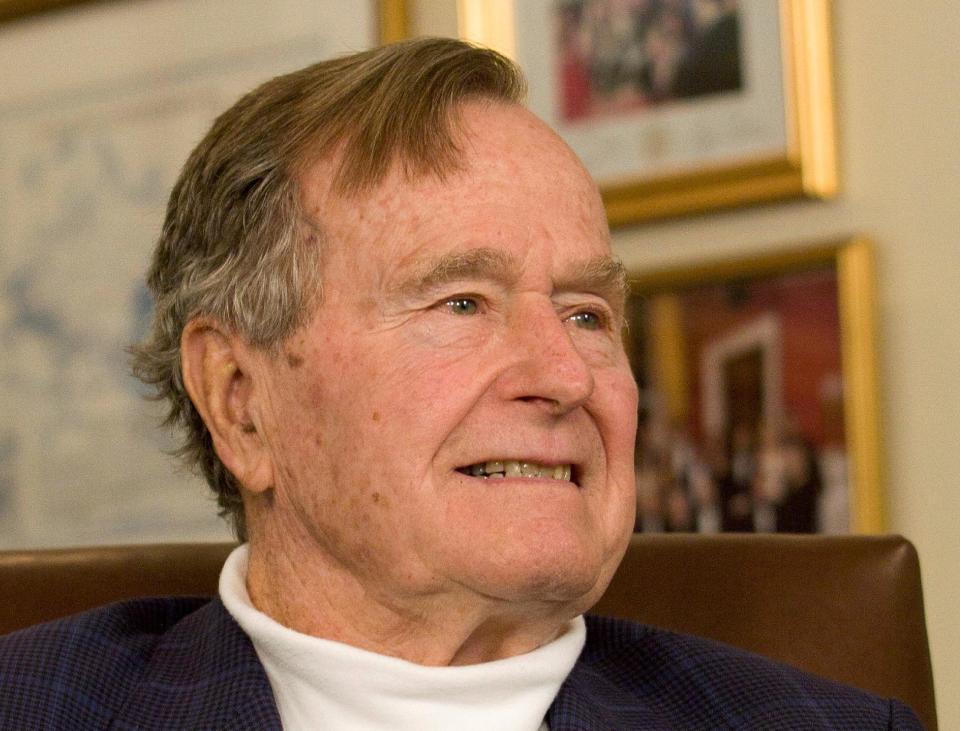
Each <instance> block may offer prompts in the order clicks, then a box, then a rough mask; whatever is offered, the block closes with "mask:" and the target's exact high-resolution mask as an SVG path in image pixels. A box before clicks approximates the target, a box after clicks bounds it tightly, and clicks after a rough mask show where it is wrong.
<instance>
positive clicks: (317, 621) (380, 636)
mask: <svg viewBox="0 0 960 731" xmlns="http://www.w3.org/2000/svg"><path fill="white" fill-rule="evenodd" d="M303 556H309V557H310V558H309V559H306V560H304V559H301V558H300V557H303ZM247 590H248V592H249V594H250V599H251V601H252V603H253V605H254V606H255V607H256V608H257V609H259V610H260V611H261V612H263V613H264V614H266V615H268V616H270V617H271V618H272V619H274V620H275V621H277V622H278V623H280V624H282V625H284V626H286V627H289V628H290V629H293V630H295V631H297V632H300V633H303V634H306V635H311V636H314V637H320V638H323V639H328V640H334V641H337V642H342V643H344V644H348V645H352V646H354V647H359V648H361V649H364V650H369V651H371V652H376V653H379V654H382V655H389V656H393V657H398V658H401V659H404V660H408V661H410V662H415V663H418V664H420V665H435V666H442V665H468V664H474V663H480V662H488V661H491V660H498V659H502V658H506V657H512V656H515V655H520V654H524V653H527V652H530V651H531V650H534V649H536V648H537V647H540V646H541V645H544V644H546V643H547V642H550V641H551V640H553V639H555V638H556V637H557V636H558V635H559V634H560V633H561V632H562V630H563V627H564V626H566V624H567V622H569V620H570V619H572V618H573V616H575V614H577V612H575V611H572V610H570V609H569V607H567V606H566V605H564V606H558V605H556V604H551V603H543V604H538V605H534V606H531V604H530V603H524V604H523V605H522V606H516V605H513V604H511V603H510V602H505V601H503V600H497V599H492V598H490V597H484V596H479V595H476V594H474V593H472V592H470V591H468V590H466V589H465V588H463V587H461V586H459V585H451V586H445V585H443V584H442V582H436V584H435V585H433V586H430V587H428V588H423V589H421V590H419V591H417V590H410V589H409V587H408V588H407V589H406V590H405V591H403V592H398V591H391V587H388V586H384V585H383V584H382V582H372V581H364V579H363V577H358V576H356V575H355V574H354V573H352V572H351V571H349V570H348V569H347V568H346V567H344V566H341V565H338V564H337V563H336V562H335V561H333V560H331V559H330V558H329V557H328V556H327V555H326V554H324V553H323V552H322V551H318V547H317V545H316V544H315V543H313V544H312V545H297V542H296V541H292V542H291V540H290V537H289V536H286V537H285V538H283V539H278V540H275V541H268V540H264V537H263V536H256V535H254V534H251V538H250V563H249V569H248V573H247Z"/></svg>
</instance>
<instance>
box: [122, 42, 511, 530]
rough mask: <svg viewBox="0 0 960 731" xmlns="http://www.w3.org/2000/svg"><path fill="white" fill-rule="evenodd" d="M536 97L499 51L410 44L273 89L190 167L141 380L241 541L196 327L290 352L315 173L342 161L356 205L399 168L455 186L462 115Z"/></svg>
mask: <svg viewBox="0 0 960 731" xmlns="http://www.w3.org/2000/svg"><path fill="white" fill-rule="evenodd" d="M524 90H525V83H524V79H523V76H522V74H521V72H520V71H519V69H518V68H517V67H516V66H515V65H514V64H513V63H512V62H511V61H509V60H508V59H506V58H504V57H503V56H501V55H499V54H497V53H495V52H494V51H491V50H488V49H483V48H478V47H475V46H471V45H469V44H467V43H464V42H462V41H457V40H453V39H442V38H433V39H429V38H428V39H418V40H412V41H405V42H402V43H397V44H393V45H388V46H383V47H380V48H375V49H373V50H370V51H365V52H362V53H357V54H353V55H349V56H345V57H343V58H337V59H333V60H330V61H323V62H321V63H318V64H315V65H313V66H309V67H307V68H305V69H301V70H299V71H295V72H293V73H290V74H287V75H284V76H278V77H277V78H274V79H272V80H270V81H268V82H266V83H265V84H263V85H261V86H260V87H258V88H257V89H255V90H254V91H252V92H250V93H249V94H247V95H245V96H244V97H242V98H241V99H240V100H239V101H238V102H237V103H236V104H234V105H233V106H232V107H231V108H230V109H228V110H227V111H226V112H224V113H223V114H222V115H220V117H218V118H217V120H216V121H215V122H214V124H213V126H212V128H211V129H210V131H209V132H208V133H207V135H206V136H205V137H204V138H203V140H202V141H201V142H200V144H199V145H197V147H196V149H195V150H194V151H193V153H192V154H191V155H190V157H189V158H188V159H187V162H186V164H185V165H184V168H183V171H182V172H181V174H180V177H179V179H178V181H177V183H176V185H175V186H174V188H173V191H172V193H171V195H170V200H169V203H168V205H167V212H166V218H165V221H164V225H163V230H162V232H161V234H160V238H159V240H158V242H157V245H156V249H155V251H154V255H153V260H152V263H151V266H150V270H149V272H148V274H147V284H148V286H149V288H150V290H151V292H152V294H153V297H154V300H155V311H154V320H153V328H152V331H151V333H150V335H149V336H148V337H147V338H146V339H145V340H144V341H143V342H142V343H140V344H138V345H135V346H132V347H131V349H130V350H131V353H132V367H133V372H134V374H135V375H136V376H137V377H138V378H140V379H141V380H142V381H144V382H145V383H147V384H148V385H150V386H152V387H153V389H154V398H156V399H158V400H163V399H165V400H166V401H167V402H168V406H169V410H168V413H167V418H166V423H167V424H172V425H175V426H179V427H181V429H182V432H183V442H182V445H181V446H180V448H179V449H178V450H177V452H178V454H179V455H180V456H181V457H182V458H183V459H184V460H185V462H187V463H188V464H189V465H191V466H193V467H195V468H199V471H200V472H201V473H202V474H203V476H204V477H205V478H206V480H207V482H208V483H209V485H210V487H211V488H212V489H213V491H214V492H215V493H216V496H217V501H218V503H219V506H220V514H221V515H223V516H225V517H226V518H228V520H229V521H230V522H231V523H232V526H233V529H234V532H235V533H236V535H237V537H238V538H239V539H241V540H244V539H245V538H246V523H245V520H244V513H243V502H242V500H241V497H240V492H239V489H238V487H239V484H238V481H237V479H236V478H235V477H234V476H233V475H232V474H231V473H230V471H229V470H228V469H227V468H226V466H225V465H224V464H223V463H222V462H221V461H220V459H219V457H218V456H217V454H216V452H215V451H214V448H213V442H212V439H211V436H210V432H209V431H208V429H207V427H206V425H205V424H204V422H203V419H202V418H201V416H200V414H199V412H198V411H197V409H196V408H195V407H194V405H193V403H192V402H191V400H190V397H189V396H188V394H187V392H186V390H185V388H184V384H183V377H182V372H181V362H180V339H181V335H182V333H183V329H184V327H185V326H186V325H187V323H188V322H189V321H190V320H192V319H194V318H197V317H201V316H204V317H211V318H214V319H216V320H217V321H219V322H220V323H221V324H222V325H223V326H224V327H227V328H228V329H230V330H231V331H233V332H235V333H237V334H239V335H240V336H242V337H243V338H244V339H246V340H247V341H248V342H249V343H250V344H252V345H254V346H255V347H258V348H261V349H264V350H267V351H269V352H273V353H275V352H277V350H278V349H279V346H280V344H281V343H282V342H283V341H284V340H285V339H286V338H287V337H289V336H290V335H291V334H292V333H293V332H295V331H296V330H297V329H298V328H299V327H301V326H302V325H303V324H304V323H305V322H306V320H307V319H308V318H309V316H310V315H311V314H312V313H313V311H314V310H315V308H316V307H317V306H318V305H319V303H320V295H321V287H320V285H321V269H320V255H321V241H322V235H321V232H322V229H323V221H322V219H321V220H310V219H309V218H308V217H307V216H306V214H305V213H304V211H303V210H302V207H301V202H300V186H299V180H300V177H301V175H302V173H303V171H304V170H305V169H306V168H307V167H309V166H310V165H311V164H313V163H315V162H317V161H319V160H322V159H325V158H331V159H333V158H335V159H336V163H337V164H336V168H335V171H334V173H333V175H332V179H331V181H330V184H331V189H332V190H333V191H334V192H336V193H338V194H340V195H345V196H351V195H358V194H361V193H363V192H365V191H369V190H371V189H372V188H374V187H375V186H376V185H377V184H378V183H380V182H381V181H382V180H383V179H384V177H385V176H386V174H387V173H388V171H389V170H390V169H391V167H392V166H393V165H395V164H398V165H400V166H401V168H400V169H401V170H402V171H403V173H404V174H405V175H406V176H408V177H410V178H413V177H417V176H423V175H435V176H438V177H441V178H442V177H443V176H444V175H446V174H448V173H449V172H451V171H452V170H455V169H456V168H457V167H458V165H459V164H460V160H461V152H460V149H459V147H458V145H457V141H456V137H455V134H454V132H455V129H456V124H457V121H458V116H457V111H458V108H459V105H461V104H462V103H463V102H465V101H467V100H470V99H472V98H487V99H492V100H496V101H501V102H505V103H519V102H520V101H521V100H522V99H523V95H524Z"/></svg>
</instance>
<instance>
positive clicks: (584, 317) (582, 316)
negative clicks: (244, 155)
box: [569, 311, 603, 330]
mask: <svg viewBox="0 0 960 731" xmlns="http://www.w3.org/2000/svg"><path fill="white" fill-rule="evenodd" d="M569 319H570V321H571V322H573V323H574V324H575V325H576V326H577V327H580V328H583V329H584V330H599V329H600V328H601V326H602V325H603V322H602V320H601V318H600V315H598V314H597V313H596V312H589V311H587V312H578V313H576V314H575V315H571V316H570V318H569Z"/></svg>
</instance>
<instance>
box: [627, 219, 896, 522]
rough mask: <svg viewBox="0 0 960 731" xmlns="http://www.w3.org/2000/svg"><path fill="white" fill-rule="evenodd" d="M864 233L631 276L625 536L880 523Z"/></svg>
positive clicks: (871, 323)
mask: <svg viewBox="0 0 960 731" xmlns="http://www.w3.org/2000/svg"><path fill="white" fill-rule="evenodd" d="M874 306H875V305H874V289H873V266H872V254H871V244H870V241H869V240H868V239H866V238H864V237H860V236H858V237H852V238H847V239H843V240H838V241H833V242H826V243H821V244H815V245H810V246H804V247H800V248H796V249H791V250H787V251H782V252H776V253H770V254H761V255H757V256H752V257H749V258H743V259H733V260H723V261H716V262H708V263H705V264H699V265H696V266H687V267H678V268H671V269H664V270H657V271H648V272H642V273H635V274H634V275H633V276H632V277H631V285H630V296H629V298H628V307H627V335H626V338H625V339H626V345H627V350H628V353H629V355H630V359H631V365H632V367H633V368H634V373H635V375H636V378H637V383H638V385H639V387H640V394H641V399H640V413H639V428H638V436H637V498H638V512H637V523H636V530H637V531H639V532H660V531H666V532H670V531H677V532H687V531H690V532H722V531H732V532H791V533H796V532H803V533H846V532H857V533H873V532H881V531H882V530H883V529H884V526H885V518H884V509H883V475H882V465H881V458H880V413H879V407H878V386H877V363H876V355H875V320H874Z"/></svg>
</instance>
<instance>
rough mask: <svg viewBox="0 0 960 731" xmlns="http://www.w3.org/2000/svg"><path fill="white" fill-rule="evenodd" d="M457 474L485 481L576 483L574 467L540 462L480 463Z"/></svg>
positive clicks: (507, 461) (462, 469)
mask: <svg viewBox="0 0 960 731" xmlns="http://www.w3.org/2000/svg"><path fill="white" fill-rule="evenodd" d="M457 472H460V473H462V474H464V475H470V476H471V477H482V478H484V479H503V478H505V477H520V478H523V477H526V478H540V479H547V480H560V481H563V482H574V479H573V465H570V464H558V465H547V464H540V463H538V462H521V461H519V460H513V459H505V460H494V461H491V462H478V463H477V464H472V465H468V466H466V467H458V468H457Z"/></svg>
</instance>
